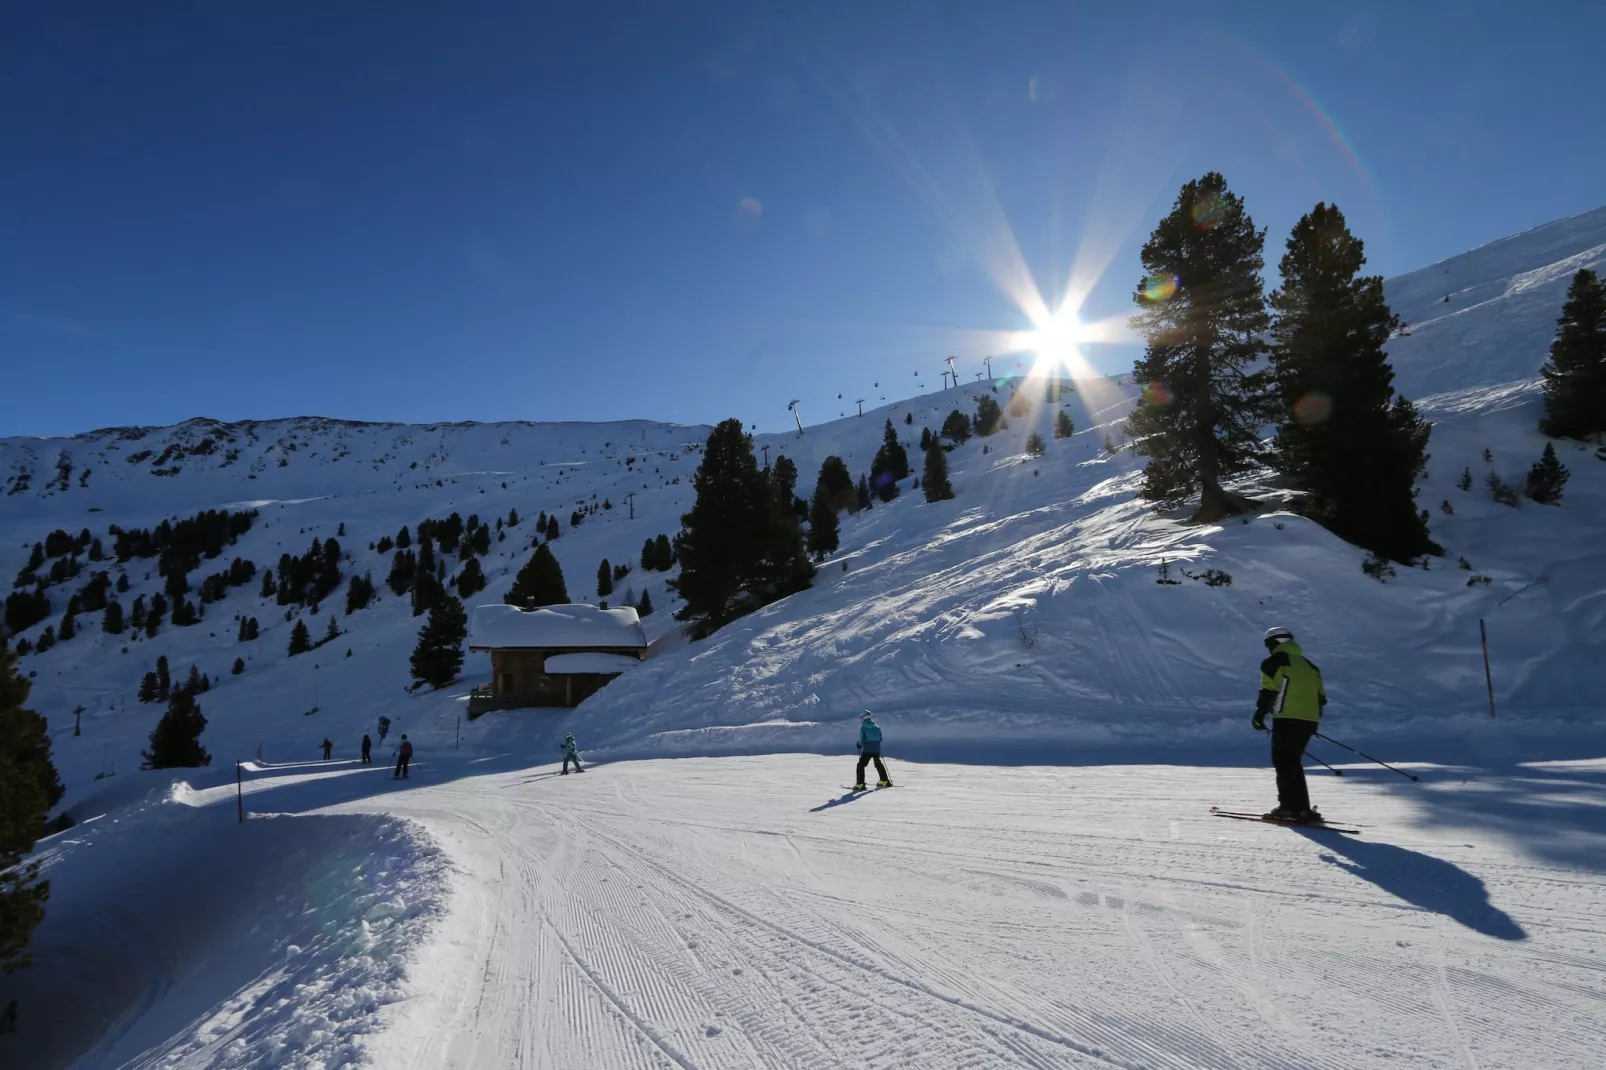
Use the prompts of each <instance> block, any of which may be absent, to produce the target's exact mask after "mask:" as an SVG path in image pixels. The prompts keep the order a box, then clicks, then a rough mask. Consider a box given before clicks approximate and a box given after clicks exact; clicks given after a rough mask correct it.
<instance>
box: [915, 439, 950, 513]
mask: <svg viewBox="0 0 1606 1070" xmlns="http://www.w3.org/2000/svg"><path fill="white" fill-rule="evenodd" d="M920 489H921V490H923V491H925V492H926V501H928V502H945V501H947V500H948V499H950V498H952V497H953V496H954V488H953V485H952V484H950V483H949V482H948V451H947V450H945V449H943V448H942V443H940V442H937V441H936V440H933V441H932V443H931V446H930V447H929V448H928V449H927V450H926V469H925V471H924V472H922V473H921V474H920Z"/></svg>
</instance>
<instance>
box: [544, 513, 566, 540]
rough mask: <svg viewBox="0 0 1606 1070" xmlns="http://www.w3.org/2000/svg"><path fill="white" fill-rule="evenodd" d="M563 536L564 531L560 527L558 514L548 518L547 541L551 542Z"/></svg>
mask: <svg viewBox="0 0 1606 1070" xmlns="http://www.w3.org/2000/svg"><path fill="white" fill-rule="evenodd" d="M561 534H562V529H561V528H559V527H558V515H557V514H556V513H553V514H552V515H551V516H549V517H547V521H546V537H547V541H548V542H551V541H552V540H553V539H555V538H557V537H558V536H559V535H561Z"/></svg>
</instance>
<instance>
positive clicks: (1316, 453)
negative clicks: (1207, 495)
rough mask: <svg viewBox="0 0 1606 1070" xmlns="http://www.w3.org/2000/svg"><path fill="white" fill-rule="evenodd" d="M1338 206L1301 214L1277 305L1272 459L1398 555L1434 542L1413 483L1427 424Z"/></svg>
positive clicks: (1339, 529)
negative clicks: (1405, 388) (1401, 379)
mask: <svg viewBox="0 0 1606 1070" xmlns="http://www.w3.org/2000/svg"><path fill="white" fill-rule="evenodd" d="M1365 263H1366V254H1365V250H1364V247H1363V245H1362V243H1361V240H1360V239H1359V238H1356V237H1355V236H1354V235H1353V234H1351V233H1350V231H1349V227H1348V226H1347V225H1346V224H1345V222H1344V216H1343V213H1341V212H1340V211H1339V210H1338V208H1337V207H1336V206H1332V205H1328V204H1318V205H1317V206H1316V207H1315V208H1314V209H1312V210H1311V211H1310V212H1309V213H1308V214H1307V215H1305V217H1304V218H1302V219H1301V220H1300V221H1299V222H1298V223H1296V224H1295V225H1294V229H1293V233H1292V234H1291V235H1290V236H1289V238H1288V245H1287V251H1286V252H1285V253H1284V254H1283V258H1282V265H1281V269H1282V280H1283V281H1282V286H1281V287H1280V288H1279V289H1277V290H1276V291H1274V292H1273V293H1272V295H1271V298H1270V304H1271V307H1272V309H1273V310H1274V311H1275V313H1276V315H1275V319H1274V321H1273V323H1272V327H1271V334H1270V337H1271V345H1272V350H1271V367H1272V378H1273V381H1274V383H1275V387H1276V398H1277V408H1278V414H1279V417H1280V420H1281V423H1280V424H1279V426H1278V428H1277V436H1276V440H1275V444H1274V446H1273V450H1272V457H1271V460H1272V463H1273V464H1274V465H1275V466H1276V467H1277V469H1278V470H1279V471H1281V472H1283V473H1284V474H1285V475H1287V476H1288V477H1289V478H1290V479H1291V480H1292V481H1293V483H1294V485H1295V486H1297V487H1299V488H1300V489H1301V490H1304V491H1305V492H1306V494H1307V498H1306V503H1305V509H1306V511H1307V512H1309V513H1310V515H1311V516H1312V517H1313V518H1314V519H1316V520H1318V521H1319V522H1321V523H1322V524H1323V525H1325V526H1326V527H1328V528H1329V529H1331V530H1332V531H1333V532H1334V533H1335V534H1337V535H1338V536H1339V537H1340V538H1343V539H1346V540H1348V541H1349V542H1352V543H1354V544H1355V545H1357V546H1360V547H1362V548H1363V549H1366V550H1370V551H1372V552H1373V553H1375V554H1378V555H1380V556H1382V557H1386V558H1389V559H1391V560H1394V561H1409V560H1411V559H1412V558H1415V557H1416V556H1418V555H1420V554H1423V553H1427V552H1430V551H1435V550H1437V549H1438V547H1437V546H1435V545H1434V543H1433V542H1432V540H1431V539H1429V538H1428V529H1427V522H1426V521H1425V520H1423V519H1422V515H1421V512H1420V510H1418V509H1417V507H1416V499H1415V497H1414V494H1413V486H1414V484H1415V482H1416V479H1417V476H1418V475H1420V474H1421V472H1422V468H1423V465H1424V464H1425V463H1426V458H1427V454H1426V449H1427V442H1428V434H1429V431H1430V428H1429V425H1428V424H1427V423H1426V422H1425V421H1424V420H1422V418H1421V417H1420V416H1418V415H1417V412H1416V408H1415V407H1414V406H1413V405H1412V404H1411V403H1410V402H1409V401H1407V400H1406V399H1405V398H1403V397H1399V396H1398V395H1396V394H1395V393H1394V369H1393V368H1392V367H1391V366H1390V365H1389V360H1388V354H1386V353H1385V352H1384V351H1383V346H1384V344H1385V343H1386V342H1387V341H1388V337H1389V335H1390V334H1391V333H1393V331H1394V330H1395V329H1396V328H1397V327H1398V326H1399V318H1398V317H1397V316H1395V315H1394V314H1393V313H1392V312H1390V311H1389V307H1388V302H1387V301H1386V300H1385V299H1384V297H1383V279H1382V276H1379V275H1366V276H1363V275H1361V274H1360V270H1361V267H1362V266H1363V265H1364V264H1365Z"/></svg>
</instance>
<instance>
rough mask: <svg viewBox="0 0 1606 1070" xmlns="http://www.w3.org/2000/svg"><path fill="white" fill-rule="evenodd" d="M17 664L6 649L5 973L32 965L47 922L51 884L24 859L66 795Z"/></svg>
mask: <svg viewBox="0 0 1606 1070" xmlns="http://www.w3.org/2000/svg"><path fill="white" fill-rule="evenodd" d="M16 665H17V655H16V654H15V653H13V652H12V651H10V650H8V649H6V648H5V647H4V646H0V973H10V972H11V971H12V970H15V969H19V968H21V967H23V966H26V965H27V964H28V956H27V954H26V951H27V947H28V939H29V937H30V936H31V935H32V933H33V930H34V927H35V926H37V925H38V924H39V923H40V922H41V921H42V920H44V916H45V910H44V904H45V900H47V899H48V898H50V882H48V881H41V880H40V879H39V870H40V863H39V861H38V860H37V859H35V860H33V861H30V862H26V863H25V862H24V861H23V859H24V858H25V857H26V856H27V855H28V854H29V853H30V852H31V851H32V850H33V846H34V843H35V842H36V841H37V840H38V839H39V837H40V836H42V835H44V833H45V818H46V816H47V815H48V814H49V813H50V809H51V807H53V806H55V805H56V804H57V803H58V802H60V801H61V797H62V795H63V790H62V786H61V780H60V778H59V777H57V775H56V768H55V765H54V764H53V763H52V761H51V755H50V736H49V734H48V732H47V730H46V725H45V719H44V718H43V717H41V716H39V715H38V714H37V713H35V712H34V711H33V710H30V709H26V708H25V707H24V704H25V703H26V702H27V701H28V692H29V690H30V688H31V685H30V684H29V683H28V680H27V678H26V677H24V676H23V675H22V674H21V673H19V672H18V671H17V668H16Z"/></svg>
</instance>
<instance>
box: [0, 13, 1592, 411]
mask: <svg viewBox="0 0 1606 1070" xmlns="http://www.w3.org/2000/svg"><path fill="white" fill-rule="evenodd" d="M29 7H31V8H32V10H28V8H29ZM1315 8H1316V5H1305V4H1289V3H1286V2H1284V3H1265V4H1247V3H1231V2H1223V3H1216V4H1211V5H1202V4H1192V5H1163V4H1148V5H1142V4H1126V5H1110V4H1097V5H1095V4H1086V5H1077V4H1047V3H1044V4H1030V3H1021V2H1000V3H989V4H980V3H944V2H929V3H928V2H908V3H903V4H893V3H872V4H840V5H827V4H797V5H780V4H771V5H764V4H758V3H729V4H726V3H716V4H693V3H686V4H655V3H641V4H633V5H625V4H614V3H607V2H591V3H569V4H514V3H506V4H488V3H461V4H396V5H382V4H311V3H300V2H288V0H287V2H283V3H277V4H272V5H265V4H264V5H230V4H211V5H208V4H171V5H160V4H147V5H133V4H122V3H110V2H107V3H99V4H95V3H83V4H71V5H69V4H49V5H11V6H9V7H7V8H6V9H5V11H4V12H3V13H0V146H3V148H0V157H3V159H0V364H3V368H4V378H3V383H4V388H3V389H0V434H60V433H67V432H74V431H80V430H87V429H89V428H92V427H99V426H108V425H117V424H135V423H143V424H157V423H168V422H173V421H176V420H180V419H183V418H186V417H189V416H196V415H205V416H213V417H217V418H222V419H238V418H247V417H255V418H266V417H274V416H288V415H300V414H312V413H316V414H322V415H331V416H341V417H348V418H353V419H374V420H384V419H391V420H414V421H430V420H464V419H478V420H493V419H539V420H547V419H587V420H604V419H616V418H627V417H647V418H653V419H666V420H679V421H683V422H688V423H691V422H712V421H715V420H718V419H721V418H723V417H726V416H731V415H735V416H740V417H742V418H743V419H744V420H746V421H748V422H749V423H755V424H757V425H758V426H759V427H760V428H761V429H765V430H769V429H777V428H780V427H782V426H785V425H786V424H787V423H789V422H790V417H789V415H788V413H787V411H786V404H787V402H788V401H789V400H790V399H792V398H798V399H800V401H801V408H802V411H803V414H804V419H805V421H806V422H814V421H818V420H823V419H826V418H834V417H835V416H836V415H837V414H838V412H841V411H852V410H851V408H850V407H849V403H851V401H852V400H853V399H854V398H856V397H865V398H869V399H872V400H875V399H878V398H879V397H881V396H886V397H889V398H890V397H896V396H906V395H908V394H910V393H912V392H914V391H915V389H916V388H917V387H918V386H919V385H922V384H923V385H924V387H925V388H926V389H935V388H937V387H938V385H939V377H940V372H941V368H942V363H941V362H942V359H943V358H944V357H946V356H947V355H949V354H955V355H957V356H958V357H959V364H960V368H961V371H962V374H964V376H965V377H966V378H967V379H968V378H970V377H971V375H972V374H973V373H974V372H975V371H978V370H980V368H981V366H982V365H981V363H980V357H981V356H982V355H984V354H985V353H987V352H993V351H996V350H997V347H998V345H999V344H1000V339H999V337H998V336H997V334H996V333H995V332H1002V331H1011V330H1018V329H1022V328H1027V327H1029V326H1030V322H1029V320H1028V318H1027V316H1026V314H1025V313H1024V312H1023V311H1022V305H1023V304H1028V303H1029V302H1027V301H1025V300H1023V297H1024V295H1025V294H1026V293H1027V292H1029V291H1032V290H1033V288H1034V287H1035V290H1036V291H1037V292H1040V293H1041V295H1042V297H1043V298H1044V299H1045V300H1047V301H1049V302H1050V303H1052V302H1054V301H1056V300H1057V298H1058V296H1059V294H1060V293H1061V292H1062V291H1063V289H1064V286H1065V283H1066V280H1067V278H1069V277H1072V269H1073V265H1076V266H1077V269H1076V272H1075V277H1076V278H1077V279H1079V280H1086V281H1087V282H1088V283H1089V285H1090V289H1089V290H1088V296H1087V300H1086V303H1085V305H1084V306H1083V307H1082V310H1081V316H1082V318H1083V319H1087V320H1103V319H1107V318H1110V317H1124V316H1125V315H1126V313H1127V312H1128V310H1129V309H1130V300H1129V295H1130V293H1131V291H1132V289H1133V287H1134V285H1135V284H1136V282H1137V280H1138V275H1139V274H1140V271H1139V266H1138V262H1137V248H1138V246H1139V245H1140V244H1141V243H1142V241H1143V238H1144V237H1145V236H1146V234H1147V233H1148V231H1149V230H1150V229H1151V228H1152V227H1153V225H1154V223H1155V221H1156V220H1157V219H1158V217H1159V216H1160V215H1161V214H1162V213H1163V212H1164V211H1165V210H1166V208H1167V207H1168V206H1169V204H1170V202H1171V200H1172V199H1173V198H1174V196H1175V194H1176V190H1177V187H1178V186H1179V185H1180V184H1181V183H1182V182H1183V181H1185V180H1187V179H1188V178H1190V177H1194V176H1196V175H1198V174H1200V173H1202V172H1203V171H1206V170H1211V169H1214V170H1220V171H1222V172H1223V173H1225V174H1226V175H1227V177H1228V179H1229V181H1230V182H1231V183H1232V184H1233V186H1234V188H1235V189H1236V190H1237V191H1238V192H1240V193H1241V194H1243V195H1244V196H1245V198H1246V199H1247V202H1248V206H1249V210H1250V212H1251V214H1253V216H1254V217H1255V219H1256V221H1257V222H1258V223H1259V224H1261V225H1262V226H1266V227H1268V228H1269V229H1270V234H1269V236H1268V240H1267V260H1268V262H1269V263H1270V264H1271V265H1275V263H1276V259H1277V257H1278V255H1279V254H1280V250H1281V245H1282V242H1283V239H1284V238H1285V236H1286V234H1287V232H1288V229H1289V227H1290V226H1291V225H1292V224H1293V222H1294V221H1295V219H1297V218H1298V216H1299V215H1300V214H1301V213H1302V212H1304V211H1306V210H1308V209H1309V208H1310V206H1311V205H1312V204H1314V203H1315V202H1316V201H1317V200H1319V199H1327V200H1331V201H1336V202H1337V203H1338V204H1339V205H1340V206H1341V207H1342V208H1343V209H1344V210H1345V212H1346V214H1347V215H1348V217H1349V219H1350V222H1351V225H1352V227H1353V228H1354V229H1355V231H1356V232H1357V233H1358V234H1359V235H1360V236H1361V237H1362V238H1364V239H1365V240H1366V243H1367V248H1368V252H1369V254H1370V256H1371V267H1372V269H1373V270H1375V271H1378V272H1381V273H1384V274H1394V273H1398V272H1401V271H1408V270H1411V269H1414V268H1417V267H1421V266H1423V265H1425V264H1428V263H1430V262H1432V261H1434V260H1437V259H1441V258H1443V257H1445V256H1449V255H1453V254H1455V253H1457V252H1460V251H1462V250H1465V249H1467V248H1469V247H1471V246H1473V245H1476V244H1479V243H1481V242H1484V241H1488V240H1490V239H1493V238H1497V237H1501V236H1503V235H1505V234H1509V233H1512V232H1515V231H1518V230H1522V229H1525V228H1527V227H1531V226H1535V225H1538V224H1540V223H1544V222H1547V221H1549V220H1552V219H1555V218H1558V217H1561V216H1564V215H1569V214H1574V213H1577V212H1581V211H1586V210H1589V209H1591V208H1595V207H1599V206H1600V205H1601V203H1602V202H1603V201H1606V183H1603V182H1602V176H1603V175H1606V63H1602V62H1601V56H1600V53H1599V43H1600V41H1602V40H1606V5H1600V4H1598V3H1595V4H1587V3H1578V4H1561V3H1528V4H1524V5H1521V6H1520V7H1517V8H1513V7H1512V6H1511V5H1507V4H1497V3H1476V2H1472V3H1467V2H1462V3H1454V4H1449V3H1445V4H1440V3H1427V2H1421V3H1409V4H1382V3H1378V4H1374V5H1371V6H1369V7H1368V6H1362V5H1343V4H1329V5H1322V10H1321V11H1320V12H1319V13H1313V12H1314V11H1315ZM247 9H249V10H247ZM1398 9H1405V10H1403V11H1402V10H1398ZM1028 279H1029V280H1030V281H1029V282H1028V281H1027V280H1028ZM1095 280H1096V283H1095ZM1086 288H1087V287H1084V289H1086ZM1133 353H1134V351H1133V350H1132V349H1130V348H1123V347H1120V346H1095V347H1091V348H1090V349H1089V357H1090V359H1091V361H1092V362H1093V364H1094V365H1095V366H1097V367H1098V368H1100V369H1101V370H1110V371H1114V370H1124V369H1125V368H1126V367H1129V366H1130V362H1131V359H1132V356H1133ZM1014 361H1015V358H1006V359H1005V360H1002V361H999V362H995V364H994V371H995V372H997V371H1000V370H1008V368H1009V367H1010V366H1012V365H1013V363H1014ZM838 394H841V395H843V401H838V400H837V395H838Z"/></svg>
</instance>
